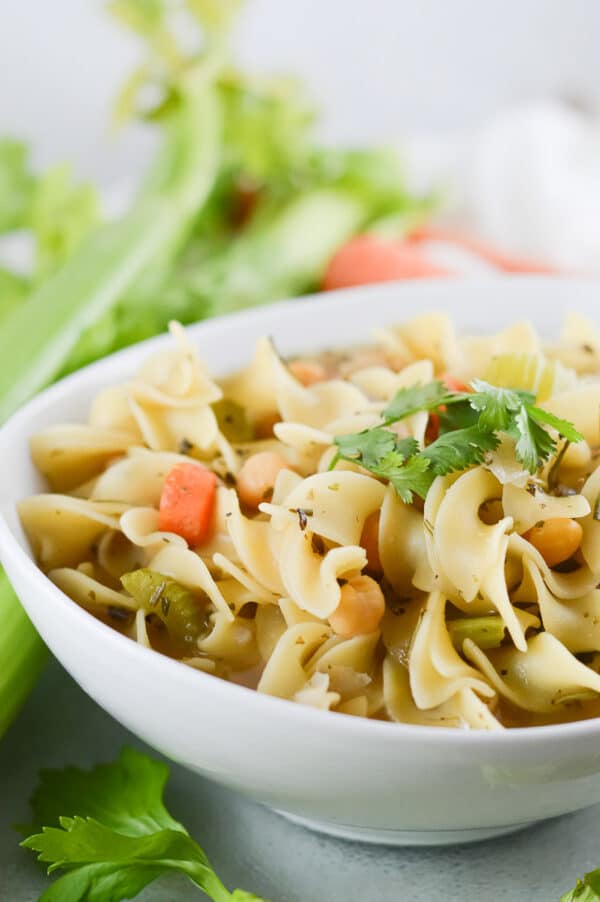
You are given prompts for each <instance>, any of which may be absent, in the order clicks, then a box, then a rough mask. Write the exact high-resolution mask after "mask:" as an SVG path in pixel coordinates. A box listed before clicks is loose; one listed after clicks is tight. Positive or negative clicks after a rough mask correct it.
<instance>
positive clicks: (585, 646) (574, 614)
mask: <svg viewBox="0 0 600 902" xmlns="http://www.w3.org/2000/svg"><path fill="white" fill-rule="evenodd" d="M524 570H525V575H524V580H523V582H522V584H521V585H520V586H519V588H518V590H517V592H516V593H515V596H514V597H515V600H517V601H522V602H527V601H533V602H536V603H537V605H538V606H539V609H540V617H541V619H542V623H543V625H544V629H545V630H546V632H548V633H551V634H552V635H553V636H554V637H555V638H556V639H558V640H559V642H562V644H563V645H564V646H565V648H568V649H569V651H570V652H573V653H574V654H577V653H579V652H590V651H597V650H598V649H600V589H592V590H591V591H590V592H588V593H586V594H585V595H582V596H581V597H580V598H569V599H568V600H566V601H565V600H561V599H558V598H556V597H555V596H554V595H553V594H552V592H550V590H549V589H548V587H547V586H546V583H545V582H544V579H543V577H542V574H541V572H540V570H539V569H538V567H537V566H536V565H535V563H534V562H533V560H532V559H531V558H529V559H525V560H524Z"/></svg>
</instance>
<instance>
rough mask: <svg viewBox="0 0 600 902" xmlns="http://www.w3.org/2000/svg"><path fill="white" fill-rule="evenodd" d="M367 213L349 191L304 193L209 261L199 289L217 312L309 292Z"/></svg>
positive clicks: (244, 233)
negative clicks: (335, 253) (334, 254)
mask: <svg viewBox="0 0 600 902" xmlns="http://www.w3.org/2000/svg"><path fill="white" fill-rule="evenodd" d="M369 212H370V211H369V204H368V201H365V200H364V199H363V198H361V197H359V196H358V195H357V193H355V192H352V191H349V190H347V189H345V188H318V189H313V190H311V191H307V192H305V193H302V194H300V195H299V196H297V197H295V198H294V199H293V200H292V201H290V202H289V203H288V204H286V205H285V206H284V207H283V208H282V209H280V210H277V211H276V212H275V213H274V214H273V215H272V216H271V217H269V218H268V219H266V221H261V222H259V223H256V225H252V224H250V226H249V227H248V229H247V230H246V231H245V232H243V233H242V234H241V235H240V237H239V238H238V239H237V240H235V241H233V242H232V243H231V245H230V247H228V248H227V249H226V250H225V251H224V252H223V254H222V255H221V256H219V257H215V258H213V259H212V260H210V261H207V264H206V265H205V266H204V267H203V268H202V270H201V271H200V272H199V274H198V280H197V284H196V290H197V292H198V294H199V296H201V297H203V298H204V299H205V300H206V301H207V302H208V304H209V309H211V307H212V309H211V312H212V313H214V314H222V313H230V312H233V311H235V310H242V309H244V308H245V307H249V306H253V305H255V304H264V303H268V302H270V301H275V300H280V299H282V298H287V297H293V296H294V295H297V294H305V293H306V292H307V291H308V290H311V289H313V288H316V287H317V285H318V283H319V280H320V279H321V277H322V275H323V271H324V269H325V267H326V265H327V263H328V261H329V260H330V258H331V256H332V254H333V253H334V252H335V250H336V249H337V248H338V247H339V246H340V245H341V244H343V243H344V242H345V241H347V240H348V238H350V237H351V236H352V235H354V234H355V233H356V231H357V230H359V229H360V228H361V227H362V225H363V224H364V223H365V221H366V220H367V219H368V215H369Z"/></svg>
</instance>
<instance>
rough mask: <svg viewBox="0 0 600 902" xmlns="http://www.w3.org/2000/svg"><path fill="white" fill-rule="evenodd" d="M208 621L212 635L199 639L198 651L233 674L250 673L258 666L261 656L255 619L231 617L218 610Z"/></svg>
mask: <svg viewBox="0 0 600 902" xmlns="http://www.w3.org/2000/svg"><path fill="white" fill-rule="evenodd" d="M229 613H230V614H231V613H232V612H231V611H229ZM209 619H210V624H211V629H210V632H209V634H208V635H207V636H206V637H205V638H201V639H198V649H199V650H200V651H201V652H202V653H203V654H206V655H209V656H210V657H211V658H212V659H213V660H215V661H217V662H222V663H223V664H224V665H225V666H226V667H227V668H229V669H231V670H232V671H234V672H235V671H244V670H249V669H250V668H253V667H255V666H256V665H257V664H258V662H259V658H260V655H259V651H258V646H257V644H256V633H255V630H256V627H255V624H254V621H253V620H248V619H246V618H242V617H233V616H231V617H228V616H227V615H226V614H225V612H224V611H222V610H218V611H215V612H214V613H213V614H211V615H210V618H209Z"/></svg>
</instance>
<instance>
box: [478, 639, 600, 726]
mask: <svg viewBox="0 0 600 902" xmlns="http://www.w3.org/2000/svg"><path fill="white" fill-rule="evenodd" d="M463 650H464V653H465V655H466V656H467V657H468V658H469V660H470V661H471V662H472V663H473V664H474V665H475V666H476V667H478V668H479V670H480V671H481V672H482V673H483V674H484V675H485V676H486V677H487V679H488V680H489V681H490V683H491V684H492V686H493V687H494V689H495V690H496V691H497V692H498V694H499V695H502V696H504V698H507V699H508V700H509V701H510V702H512V704H513V705H516V706H517V707H519V708H523V709H524V710H526V711H532V712H535V713H540V714H541V713H556V714H559V713H560V710H561V705H564V704H565V703H568V702H571V701H573V700H575V699H588V698H590V697H594V696H595V695H597V694H598V693H600V676H599V675H598V674H597V673H595V672H594V671H593V670H591V668H589V667H586V665H585V664H582V663H581V661H578V660H577V658H575V657H574V656H573V655H572V654H571V652H570V651H569V650H568V649H567V648H565V646H564V645H563V644H562V643H561V642H559V640H558V639H557V638H556V637H555V636H552V635H551V634H550V633H547V632H544V633H538V634H537V635H536V636H533V638H531V639H530V640H529V641H528V643H527V650H526V651H524V652H523V651H519V650H518V649H516V648H510V647H509V646H507V647H501V648H498V649H492V650H491V651H488V652H484V651H482V650H481V649H480V648H478V647H477V645H475V643H474V642H473V641H472V640H471V639H465V641H464V643H463Z"/></svg>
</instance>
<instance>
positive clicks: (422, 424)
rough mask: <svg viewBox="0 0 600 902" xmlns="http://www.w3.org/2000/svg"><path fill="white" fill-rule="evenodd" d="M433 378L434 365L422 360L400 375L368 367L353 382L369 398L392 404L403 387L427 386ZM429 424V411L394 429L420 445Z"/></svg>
mask: <svg viewBox="0 0 600 902" xmlns="http://www.w3.org/2000/svg"><path fill="white" fill-rule="evenodd" d="M433 379H434V370H433V364H432V362H431V361H430V360H419V361H417V362H416V363H412V364H410V365H409V366H406V367H404V369H402V370H401V371H400V372H399V373H397V372H395V371H394V370H390V369H386V368H385V367H369V368H368V369H365V370H359V371H358V372H357V373H355V374H354V375H353V376H352V382H353V383H354V384H355V385H358V387H359V388H360V389H361V390H362V391H363V392H365V394H366V395H368V396H371V397H373V398H375V399H376V400H382V401H386V402H389V401H391V400H392V398H393V397H394V396H395V395H396V393H397V392H398V391H400V389H402V388H411V387H412V386H413V385H425V384H427V383H428V382H431V381H432V380H433ZM428 422H429V414H428V413H427V411H421V412H419V413H416V414H414V415H413V416H412V417H407V418H406V419H404V420H402V421H401V423H398V424H396V425H395V426H394V427H393V428H394V430H395V431H397V432H398V434H399V435H400V436H401V437H403V438H404V437H408V436H413V438H416V439H417V441H418V442H419V443H420V444H423V442H424V441H425V431H426V429H427V423H428Z"/></svg>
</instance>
